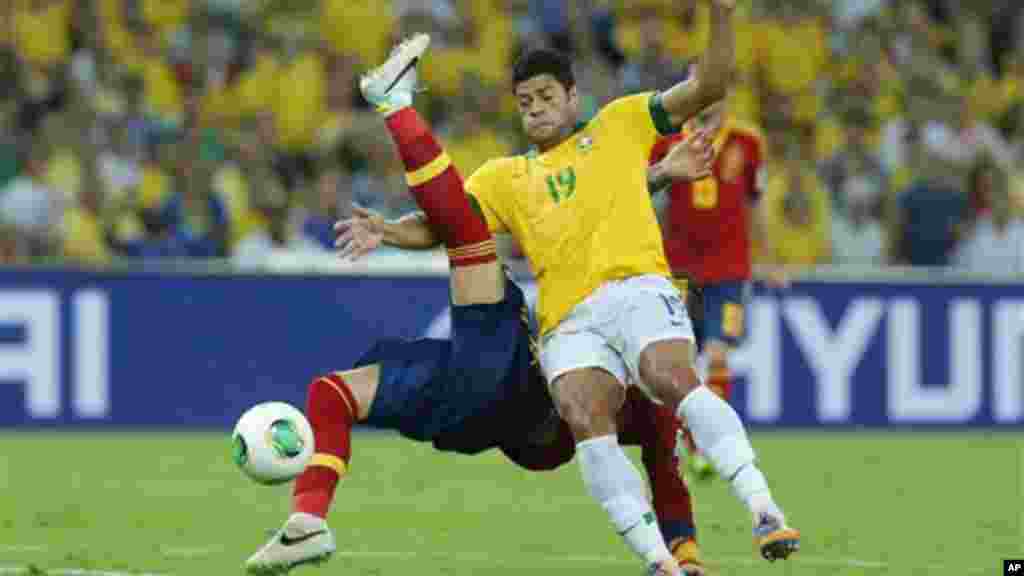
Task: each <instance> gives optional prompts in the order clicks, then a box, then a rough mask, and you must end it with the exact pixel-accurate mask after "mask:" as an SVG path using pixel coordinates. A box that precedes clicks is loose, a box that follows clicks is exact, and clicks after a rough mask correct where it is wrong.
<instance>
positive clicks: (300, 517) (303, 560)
mask: <svg viewBox="0 0 1024 576" xmlns="http://www.w3.org/2000/svg"><path fill="white" fill-rule="evenodd" d="M379 378H380V367H379V366H378V365H376V364H373V365H370V366H365V367H361V368H357V369H355V370H350V371H347V372H336V373H333V374H328V375H326V376H321V377H318V378H315V379H314V380H313V382H312V383H311V384H310V385H309V390H308V393H307V397H306V417H307V418H308V419H309V423H310V425H311V426H312V428H313V439H314V455H313V459H312V460H311V461H310V464H309V466H307V467H306V470H305V471H304V472H303V473H302V474H301V475H300V476H299V477H298V478H297V479H296V481H295V487H294V491H293V497H292V515H291V516H290V517H289V518H288V520H287V522H285V525H284V527H282V528H281V529H280V530H278V532H277V533H276V534H274V536H273V537H272V538H271V539H270V541H269V542H267V544H266V545H264V546H263V548H261V549H260V550H259V551H257V552H256V553H255V554H253V555H252V557H250V558H249V560H248V561H247V562H246V570H247V571H248V572H249V573H250V574H257V575H260V576H272V575H277V574H286V573H287V572H288V571H289V570H291V569H292V568H294V567H296V566H301V565H304V564H315V563H319V562H323V561H325V560H326V559H327V558H328V557H330V555H331V554H332V553H334V551H335V549H336V544H335V541H334V535H333V534H332V532H331V530H330V528H328V526H327V522H326V520H325V519H326V517H327V512H328V510H329V508H330V505H331V501H332V500H333V498H334V493H335V491H336V489H337V487H338V482H339V481H340V480H341V479H342V478H343V477H344V476H345V473H346V472H347V471H348V463H349V459H350V458H351V452H352V448H351V434H352V426H353V425H354V424H355V423H356V422H358V421H362V420H365V419H366V418H367V415H368V413H369V409H370V407H371V406H372V404H373V400H374V397H375V396H376V393H377V386H378V382H379Z"/></svg>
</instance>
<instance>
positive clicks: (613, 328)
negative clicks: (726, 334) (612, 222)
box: [541, 275, 694, 396]
mask: <svg viewBox="0 0 1024 576" xmlns="http://www.w3.org/2000/svg"><path fill="white" fill-rule="evenodd" d="M674 339H682V340H689V341H690V342H694V335H693V325H692V324H691V323H690V315H689V314H688V313H687V311H686V301H685V300H684V298H683V295H682V294H680V293H679V290H678V289H676V287H675V285H673V284H672V282H671V281H670V280H669V279H667V278H663V277H661V276H654V275H650V276H635V277H632V278H627V279H625V280H616V281H613V282H607V283H605V284H603V285H602V286H601V287H600V288H598V289H597V290H596V291H594V293H593V294H591V295H590V296H588V297H587V298H586V299H585V300H584V301H583V302H581V303H579V304H577V305H576V307H575V308H573V309H572V311H571V312H570V313H569V315H568V316H566V318H565V319H564V320H562V322H561V323H560V324H559V325H558V326H556V327H555V328H554V329H553V330H551V331H550V332H548V333H547V334H546V335H545V336H544V338H543V340H542V341H541V367H542V369H543V370H544V375H545V377H547V379H548V382H549V383H551V382H554V381H555V379H556V378H558V377H559V376H561V375H562V374H565V373H566V372H570V371H572V370H578V369H581V368H601V369H603V370H605V371H607V372H609V373H611V374H612V375H613V376H615V377H616V378H617V379H618V380H619V382H620V383H622V385H623V386H630V385H637V386H639V387H640V389H641V390H643V391H644V393H645V394H647V395H648V396H651V394H650V390H649V389H648V388H647V387H646V386H644V385H643V383H642V382H641V381H640V353H641V352H643V351H644V349H646V348H647V347H648V346H649V345H651V344H653V343H655V342H661V341H664V340H674ZM690 361H691V362H692V361H693V359H692V358H691V359H690Z"/></svg>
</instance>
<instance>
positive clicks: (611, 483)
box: [576, 435, 672, 565]
mask: <svg viewBox="0 0 1024 576" xmlns="http://www.w3.org/2000/svg"><path fill="white" fill-rule="evenodd" d="M576 453H577V454H578V455H579V462H580V471H581V472H582V473H583V483H584V484H585V485H586V487H587V492H589V493H590V495H591V496H592V497H593V498H594V499H595V500H597V501H598V502H599V503H600V504H601V507H602V508H604V510H605V512H607V513H608V516H609V517H610V518H611V520H612V524H613V525H614V526H615V531H616V532H618V533H619V535H620V536H622V538H623V540H625V541H626V544H627V545H629V547H630V548H631V549H632V550H633V552H635V553H636V554H637V555H639V556H640V557H641V558H643V559H644V561H645V562H646V563H647V564H648V565H650V564H653V563H655V562H662V561H665V560H668V559H671V558H672V553H671V552H669V550H668V547H667V546H665V539H664V538H663V537H662V535H661V529H660V528H658V521H657V519H656V518H655V516H654V512H653V511H652V510H651V505H650V504H649V503H648V502H647V491H646V484H644V479H643V477H642V476H640V473H639V472H638V471H637V469H636V467H635V466H633V463H632V462H631V461H630V460H629V458H627V457H626V453H625V452H623V451H622V447H621V446H619V439H618V437H617V436H614V435H611V436H601V437H599V438H591V439H590V440H584V441H583V442H580V443H579V444H577V445H576Z"/></svg>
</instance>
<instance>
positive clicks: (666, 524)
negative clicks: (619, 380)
mask: <svg viewBox="0 0 1024 576" xmlns="http://www.w3.org/2000/svg"><path fill="white" fill-rule="evenodd" d="M653 410H654V426H653V427H652V428H653V429H654V432H655V434H656V437H655V438H653V439H652V440H654V441H655V442H656V445H655V446H652V447H651V448H650V449H648V443H649V442H647V441H645V442H644V443H643V446H644V448H643V461H644V466H645V467H646V468H647V471H648V476H649V477H650V479H651V495H652V496H653V500H654V502H653V504H654V513H655V514H656V515H657V517H658V524H659V525H660V526H661V531H662V535H663V536H664V537H665V542H666V543H667V544H669V545H670V546H672V545H674V544H676V543H677V541H679V540H685V539H687V538H693V537H695V536H696V534H695V524H694V520H693V502H692V499H691V497H690V489H689V488H688V487H687V486H686V482H685V481H684V480H683V477H682V475H680V473H679V457H678V456H676V450H675V446H676V437H677V436H676V432H677V431H678V430H679V420H678V419H677V418H676V415H675V414H674V413H673V412H672V410H670V409H668V408H666V407H664V406H653Z"/></svg>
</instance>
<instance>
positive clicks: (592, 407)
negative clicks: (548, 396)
mask: <svg viewBox="0 0 1024 576" xmlns="http://www.w3.org/2000/svg"><path fill="white" fill-rule="evenodd" d="M553 390H554V396H555V398H556V401H555V404H556V406H557V408H558V414H559V415H560V416H561V417H562V419H563V420H565V422H566V423H567V424H568V425H569V429H570V430H571V431H572V435H573V438H574V439H575V440H576V441H577V442H581V441H583V440H587V439H589V438H596V437H599V436H607V435H609V434H614V433H615V432H616V430H617V423H616V416H617V414H618V412H619V409H620V408H621V407H622V405H623V403H624V402H625V397H626V394H625V390H624V389H623V387H622V385H621V384H619V381H618V380H616V379H615V377H614V376H612V375H611V374H608V373H606V372H604V371H601V370H594V369H586V370H577V371H574V372H571V373H569V374H565V375H563V376H560V377H559V378H558V379H557V380H556V381H555V383H554V385H553Z"/></svg>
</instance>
